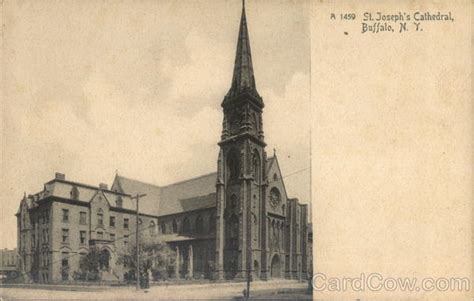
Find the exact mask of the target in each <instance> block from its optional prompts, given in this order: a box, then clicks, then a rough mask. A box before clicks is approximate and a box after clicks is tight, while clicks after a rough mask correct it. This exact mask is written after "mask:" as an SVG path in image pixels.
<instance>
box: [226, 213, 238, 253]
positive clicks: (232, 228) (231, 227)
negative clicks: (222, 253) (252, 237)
mask: <svg viewBox="0 0 474 301" xmlns="http://www.w3.org/2000/svg"><path fill="white" fill-rule="evenodd" d="M226 238H227V240H226V245H227V249H232V250H237V249H238V248H239V218H238V217H237V216H236V215H235V214H233V215H232V216H231V217H230V218H229V219H228V220H227V222H226Z"/></svg>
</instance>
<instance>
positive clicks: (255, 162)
mask: <svg viewBox="0 0 474 301" xmlns="http://www.w3.org/2000/svg"><path fill="white" fill-rule="evenodd" d="M252 168H253V179H254V181H255V182H257V183H260V155H259V154H258V151H257V150H254V152H253V156H252Z"/></svg>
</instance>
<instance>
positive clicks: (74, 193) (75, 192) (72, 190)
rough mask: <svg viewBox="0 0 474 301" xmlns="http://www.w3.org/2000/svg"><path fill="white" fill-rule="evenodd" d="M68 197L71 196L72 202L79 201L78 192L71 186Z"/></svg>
mask: <svg viewBox="0 0 474 301" xmlns="http://www.w3.org/2000/svg"><path fill="white" fill-rule="evenodd" d="M70 195H71V199H73V200H77V199H79V190H78V189H77V187H76V186H72V189H71V192H70Z"/></svg>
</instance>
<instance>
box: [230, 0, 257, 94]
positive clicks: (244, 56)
mask: <svg viewBox="0 0 474 301" xmlns="http://www.w3.org/2000/svg"><path fill="white" fill-rule="evenodd" d="M246 91H249V92H253V93H254V94H257V95H258V93H257V88H256V85H255V78H254V73H253V66H252V55H251V51H250V40H249V33H248V28H247V18H246V16H245V0H242V16H241V17H240V27H239V37H238V39H237V51H236V55H235V63H234V74H233V77H232V86H231V88H230V90H229V93H227V96H228V97H234V96H236V95H239V94H241V93H243V92H246Z"/></svg>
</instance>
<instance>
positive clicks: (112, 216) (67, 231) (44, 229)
mask: <svg viewBox="0 0 474 301" xmlns="http://www.w3.org/2000/svg"><path fill="white" fill-rule="evenodd" d="M139 218H140V220H139V227H147V229H149V230H148V231H140V233H141V235H142V236H143V239H144V240H150V239H153V238H154V237H156V236H157V234H158V232H157V229H158V228H157V226H156V225H157V224H158V218H157V216H153V215H149V214H144V213H141V214H140V217H139ZM17 223H18V237H17V241H18V253H19V259H20V260H19V271H20V273H21V274H22V276H23V277H24V279H26V280H27V281H33V282H40V283H50V282H53V283H54V282H61V281H72V280H74V274H75V272H78V271H79V270H80V269H79V264H80V262H81V258H82V257H83V256H85V255H87V253H88V252H89V251H90V250H91V249H96V250H97V251H98V252H100V254H101V255H102V256H101V258H104V262H103V263H101V271H100V273H101V278H102V279H103V280H110V281H122V280H123V279H124V274H125V273H126V272H127V271H128V270H127V269H125V268H124V267H123V266H122V265H118V264H116V262H117V258H118V256H119V255H121V254H124V253H126V252H128V246H129V245H130V244H131V243H133V241H132V240H135V237H136V236H135V230H136V210H135V205H134V203H133V201H132V199H131V196H129V195H125V194H122V193H117V192H113V191H110V190H108V189H107V185H105V184H101V185H99V186H98V187H94V186H90V185H85V184H81V183H76V182H71V181H67V180H66V179H65V175H64V174H60V173H57V174H56V176H55V178H54V179H53V180H51V181H49V182H47V183H45V184H44V188H43V190H42V191H41V192H39V193H36V194H34V195H28V196H26V195H25V196H24V198H23V199H22V201H21V203H20V208H19V210H18V213H17Z"/></svg>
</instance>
